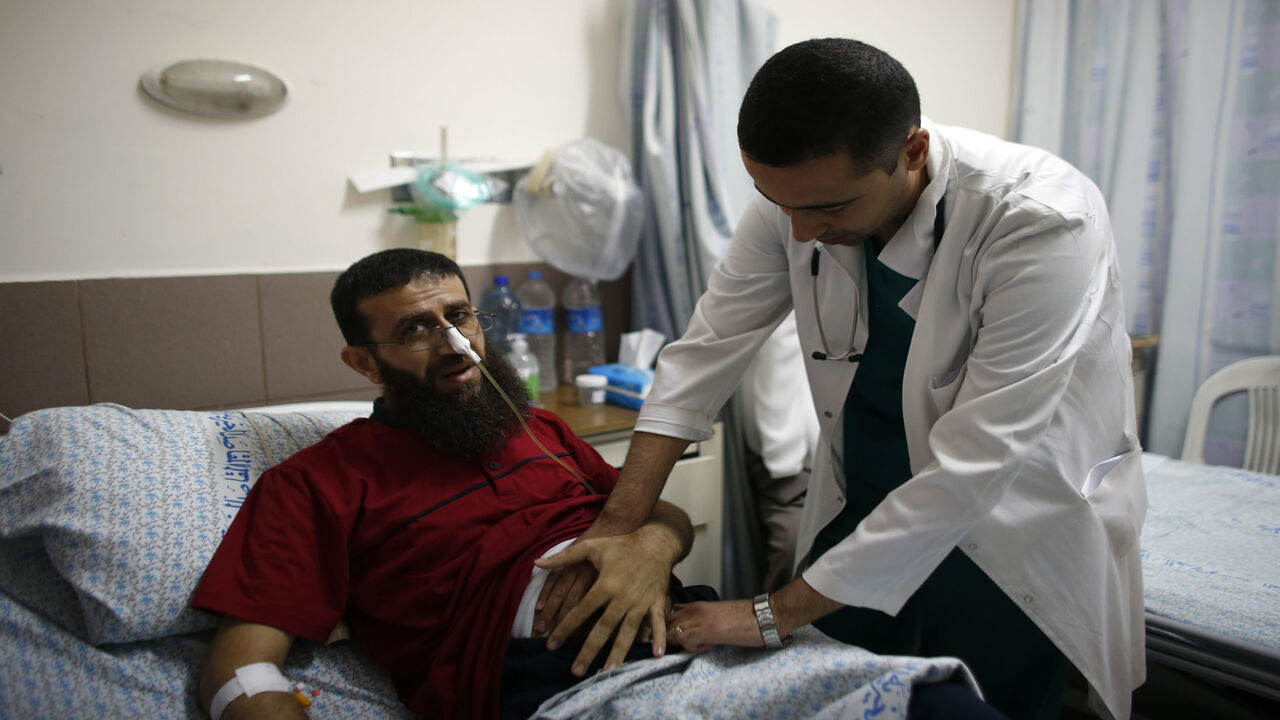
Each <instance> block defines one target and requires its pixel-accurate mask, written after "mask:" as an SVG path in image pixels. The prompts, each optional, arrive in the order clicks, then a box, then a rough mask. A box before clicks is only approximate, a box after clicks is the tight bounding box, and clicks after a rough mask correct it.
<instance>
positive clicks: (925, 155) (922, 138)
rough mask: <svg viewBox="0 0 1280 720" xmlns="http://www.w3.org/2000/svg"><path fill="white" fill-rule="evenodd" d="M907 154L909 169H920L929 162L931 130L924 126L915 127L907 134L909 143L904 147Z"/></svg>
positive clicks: (903, 149)
mask: <svg viewBox="0 0 1280 720" xmlns="http://www.w3.org/2000/svg"><path fill="white" fill-rule="evenodd" d="M902 151H903V152H904V153H906V155H907V169H908V170H911V171H912V172H914V171H916V170H919V169H920V168H922V167H924V166H925V163H927V162H929V131H928V130H925V129H924V128H922V127H914V128H912V129H911V132H910V133H909V134H908V135H907V143H906V145H904V146H903V147H902Z"/></svg>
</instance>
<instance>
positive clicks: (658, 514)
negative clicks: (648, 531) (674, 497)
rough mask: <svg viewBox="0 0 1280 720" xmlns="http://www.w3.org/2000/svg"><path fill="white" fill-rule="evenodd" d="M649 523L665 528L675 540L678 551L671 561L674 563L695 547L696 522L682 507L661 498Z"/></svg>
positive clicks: (651, 513) (682, 558)
mask: <svg viewBox="0 0 1280 720" xmlns="http://www.w3.org/2000/svg"><path fill="white" fill-rule="evenodd" d="M648 524H649V525H654V527H655V528H660V529H662V530H664V532H667V533H668V534H669V537H671V538H672V541H673V542H675V546H673V547H675V550H676V553H675V556H673V559H672V561H671V564H672V565H675V564H676V562H680V561H681V560H684V559H685V556H687V555H689V550H690V548H692V547H694V524H692V523H691V521H690V520H689V514H687V512H685V511H684V510H681V509H680V507H677V506H675V505H672V503H669V502H667V501H666V500H659V501H658V503H657V505H654V506H653V512H650V514H649V523H648Z"/></svg>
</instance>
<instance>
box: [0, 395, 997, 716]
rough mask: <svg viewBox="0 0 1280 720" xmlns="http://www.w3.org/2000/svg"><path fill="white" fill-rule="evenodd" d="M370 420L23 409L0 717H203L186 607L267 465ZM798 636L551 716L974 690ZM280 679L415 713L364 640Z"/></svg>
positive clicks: (291, 409)
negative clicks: (948, 686) (916, 688)
mask: <svg viewBox="0 0 1280 720" xmlns="http://www.w3.org/2000/svg"><path fill="white" fill-rule="evenodd" d="M368 412H369V404H368V403H357V404H341V405H337V406H313V405H301V406H286V407H277V408H274V409H273V412H267V411H266V410H265V409H262V408H255V409H249V410H245V411H240V410H228V411H179V410H134V409H130V408H126V407H122V406H120V405H112V404H99V405H91V406H84V407H72V408H51V409H45V410H39V411H36V412H33V413H29V414H27V415H24V416H22V417H20V418H17V419H16V421H15V422H14V424H13V426H12V428H11V429H10V431H9V433H8V435H5V436H3V437H0V717H21V718H25V719H28V720H40V719H42V718H50V719H53V718H72V717H101V718H116V717H155V718H204V717H207V716H206V715H205V713H204V711H203V709H202V708H200V707H199V706H198V700H197V697H198V688H197V684H198V679H197V678H198V668H199V666H200V662H201V659H202V658H203V657H204V654H205V652H206V651H207V649H208V645H209V641H210V639H211V635H212V630H213V628H214V627H215V625H216V624H217V618H216V617H215V616H213V615H210V614H207V613H203V612H199V611H195V610H192V609H191V608H189V607H188V602H189V599H190V596H191V593H192V592H193V590H194V588H195V586H196V584H197V582H198V581H199V578H200V576H201V574H202V573H203V571H204V567H205V565H206V564H207V562H208V559H209V557H210V556H211V555H212V554H213V551H214V549H215V548H216V547H217V544H218V542H219V541H220V540H221V537H222V534H223V533H224V532H225V530H226V528H227V526H228V525H229V523H230V521H231V518H232V517H233V516H234V515H235V512H236V511H237V509H238V508H239V506H240V504H241V502H242V501H243V499H244V497H245V494H246V493H247V492H248V490H249V487H250V486H251V484H252V483H253V482H254V481H255V480H256V478H257V477H258V476H259V475H260V474H261V473H262V472H263V471H264V470H265V469H266V468H267V467H269V466H271V465H273V464H275V463H277V462H280V461H281V460H283V459H285V458H287V457H289V456H290V455H292V454H293V453H294V452H296V451H297V450H299V449H301V448H303V447H306V446H307V445H310V444H312V443H314V442H316V441H318V440H319V439H320V438H322V437H323V436H324V435H325V434H326V433H327V432H328V431H330V430H331V429H333V428H335V427H337V426H339V425H341V424H343V423H345V422H347V421H348V420H350V419H352V418H354V417H358V416H363V415H367V414H368ZM796 637H797V640H796V641H795V642H793V643H792V644H791V645H790V646H789V647H788V648H786V649H784V650H781V651H778V652H775V653H765V652H763V651H757V650H746V649H739V648H718V649H716V650H713V651H710V652H707V653H700V654H698V655H697V656H690V655H688V654H685V653H671V654H668V655H667V656H666V657H664V658H661V659H655V660H647V661H640V662H638V663H627V664H626V665H624V666H623V668H621V669H619V670H615V671H612V672H610V673H602V674H600V675H597V676H595V677H594V678H592V679H591V680H589V681H587V682H585V683H581V684H579V685H578V686H575V688H574V690H572V691H571V692H570V693H567V694H562V696H560V697H559V698H558V702H557V704H556V705H555V707H553V708H551V709H550V710H548V715H547V716H548V717H575V718H584V717H593V716H600V717H610V718H613V717H626V716H634V717H646V716H647V715H648V714H649V713H650V712H651V711H652V708H653V707H654V705H653V702H654V700H653V698H654V697H661V698H662V700H661V704H662V706H663V707H666V708H668V709H678V708H679V707H680V705H681V704H682V703H683V704H687V705H688V706H689V707H690V709H689V711H688V712H689V713H691V714H692V715H694V716H700V715H702V716H705V715H707V714H708V713H711V712H714V713H717V714H723V715H725V716H730V717H736V716H745V715H746V714H749V713H751V712H759V713H763V715H762V716H768V717H805V716H809V715H812V714H814V712H817V709H824V708H825V709H827V710H829V711H831V712H832V713H833V714H832V716H839V717H863V715H864V710H865V711H866V712H872V710H874V712H875V716H876V717H886V716H893V714H892V713H891V712H888V710H887V708H896V709H898V710H899V711H901V712H903V713H905V702H902V700H903V698H905V695H904V694H903V692H904V688H910V687H911V685H912V683H914V682H936V681H940V680H944V679H951V678H958V679H960V680H963V681H966V682H972V678H971V676H970V675H969V674H968V670H967V669H965V668H964V667H963V665H960V664H959V663H958V661H955V660H954V659H945V658H942V659H920V658H883V657H879V656H873V655H870V654H869V653H865V652H864V651H861V650H859V649H857V648H852V647H849V646H844V645H840V644H838V643H835V642H834V641H828V640H826V639H824V638H822V637H821V636H820V635H818V634H817V632H816V631H811V630H808V629H806V631H805V632H801V633H797V635H796ZM284 671H285V674H286V676H287V677H288V678H289V680H290V681H291V682H296V683H298V686H297V689H298V690H299V691H300V692H302V693H303V694H305V695H307V696H308V697H310V698H311V699H312V701H313V705H312V708H311V710H310V711H309V712H310V714H311V716H312V717H315V718H324V717H328V718H407V717H411V715H410V714H409V713H408V712H407V711H406V710H405V709H404V708H403V707H402V706H401V704H400V703H399V701H398V700H397V699H396V696H395V693H394V691H393V690H392V688H391V685H390V683H389V681H388V680H387V679H386V678H385V676H384V675H383V673H382V672H380V671H379V670H378V669H377V668H376V667H375V666H373V665H372V664H371V662H370V661H369V660H368V659H367V657H365V656H364V655H363V653H361V652H360V651H359V649H358V648H357V647H356V646H355V644H353V643H350V642H341V643H337V644H334V645H319V644H315V643H310V642H303V641H300V642H296V643H294V645H293V648H292V649H291V651H290V653H289V656H288V658H287V660H286V661H285V663H284ZM475 691H476V692H493V689H492V688H476V689H475ZM566 695H567V696H566ZM895 698H896V700H895ZM799 699H802V700H803V701H804V702H803V703H799ZM867 703H872V704H873V705H875V707H873V708H870V709H868V708H867V707H865V706H866V704H867ZM886 713H887V714H886Z"/></svg>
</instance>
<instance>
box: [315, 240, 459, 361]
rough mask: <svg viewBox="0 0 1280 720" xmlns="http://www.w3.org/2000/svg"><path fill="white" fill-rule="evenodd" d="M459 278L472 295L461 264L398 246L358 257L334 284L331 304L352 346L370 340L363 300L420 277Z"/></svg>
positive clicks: (430, 253)
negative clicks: (363, 311)
mask: <svg viewBox="0 0 1280 720" xmlns="http://www.w3.org/2000/svg"><path fill="white" fill-rule="evenodd" d="M447 277H456V278H458V279H459V280H461V281H462V288H463V290H466V292H467V299H468V300H469V299H470V298H471V290H470V289H468V288H467V279H466V278H465V277H463V276H462V269H461V268H459V267H458V264H457V263H455V262H454V261H453V260H451V259H449V257H448V256H446V255H441V254H440V253H435V252H428V251H426V250H413V249H411V248H395V249H392V250H383V251H382V252H377V253H374V254H372V255H370V256H368V257H366V258H363V259H361V260H357V261H356V262H355V263H354V264H352V265H351V267H349V268H347V269H346V270H345V271H343V273H342V274H341V275H339V276H338V279H337V280H336V281H334V283H333V291H332V292H330V293H329V304H330V305H332V306H333V317H334V319H335V320H337V321H338V328H339V329H341V330H342V337H343V339H344V340H346V341H347V344H348V345H359V344H360V343H365V342H369V319H368V318H366V317H365V316H364V314H363V313H361V312H360V301H361V300H364V299H365V298H370V297H373V296H374V295H377V294H379V293H383V292H386V291H387V290H392V289H394V288H398V287H401V286H403V285H408V284H409V283H410V282H412V281H414V280H416V279H419V278H421V279H426V280H440V279H443V278H447Z"/></svg>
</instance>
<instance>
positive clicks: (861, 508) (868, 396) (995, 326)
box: [551, 39, 1146, 717]
mask: <svg viewBox="0 0 1280 720" xmlns="http://www.w3.org/2000/svg"><path fill="white" fill-rule="evenodd" d="M738 134H739V144H740V146H741V148H742V151H743V158H744V162H745V163H746V167H747V171H748V172H749V173H750V174H751V176H752V178H753V179H754V180H755V184H756V187H757V189H758V190H759V191H760V196H759V197H757V198H756V199H755V200H754V201H753V203H752V204H751V205H750V206H749V207H748V209H747V211H746V213H745V215H744V217H743V219H742V221H741V222H740V223H739V225H738V228H737V232H736V233H735V237H734V240H733V242H732V245H731V247H730V249H729V251H728V253H727V254H726V256H725V257H724V258H723V259H722V260H721V262H720V263H719V264H718V265H717V267H716V269H715V271H714V273H713V275H712V277H711V279H710V283H709V290H708V291H707V293H706V294H705V295H704V296H703V297H702V299H701V300H700V302H699V303H698V306H697V309H696V310H695V313H694V316H693V318H692V320H691V322H690V325H689V329H688V332H686V333H685V335H684V337H683V338H681V339H680V340H679V341H677V342H675V343H673V344H671V345H670V346H669V347H668V348H666V349H665V350H664V351H663V353H662V354H661V356H660V358H659V361H658V365H657V377H656V380H655V382H654V385H653V388H652V390H651V392H650V394H649V397H648V400H647V401H646V402H645V404H644V407H643V409H642V412H641V417H640V421H639V423H638V424H637V428H636V430H637V432H636V434H635V437H634V439H633V441H632V444H631V450H630V453H629V455H628V457H627V460H626V463H625V465H624V469H623V472H622V476H621V478H620V480H619V483H618V486H617V488H616V489H615V491H614V492H613V494H612V495H611V496H610V499H609V501H608V504H607V505H606V506H605V509H604V512H603V513H602V515H601V517H600V519H599V520H598V521H597V523H596V526H595V527H593V528H592V529H591V530H590V531H588V533H587V535H588V536H590V535H596V534H617V533H622V532H627V531H630V530H631V529H633V528H634V527H635V526H638V525H639V524H640V523H641V522H642V521H643V518H645V517H647V514H648V512H649V509H650V508H651V507H652V505H653V503H654V502H655V500H656V499H657V497H658V493H659V492H660V491H661V488H662V485H663V483H664V482H665V480H666V476H667V474H668V473H669V472H670V469H671V467H672V466H673V464H674V463H675V461H676V460H677V459H678V458H679V457H680V454H681V452H682V450H683V449H684V448H685V447H686V446H687V444H688V442H690V441H697V440H702V439H706V438H708V437H709V436H710V435H711V424H712V420H713V418H714V417H715V415H716V413H717V411H718V409H719V408H720V406H721V405H722V404H723V403H724V402H725V400H726V399H727V398H728V397H729V395H730V394H731V393H732V392H733V390H734V386H735V385H736V384H737V382H738V380H739V378H741V376H742V374H743V371H744V370H745V368H746V367H747V365H748V364H749V363H750V361H751V358H752V356H753V354H754V353H755V352H756V350H757V348H758V347H759V346H760V345H761V343H763V342H764V340H765V339H766V338H767V337H768V335H769V334H770V333H771V332H772V330H773V328H774V327H775V326H776V325H777V324H778V323H779V322H781V321H782V319H783V318H784V317H785V316H786V315H787V313H788V312H789V311H790V310H791V309H793V308H794V310H795V312H796V321H797V324H798V328H799V337H800V341H801V344H802V347H803V351H804V352H805V365H806V371H807V375H808V380H809V384H810V387H811V389H812V395H813V399H814V402H815V404H816V410H817V414H818V420H819V422H820V425H821V447H820V448H819V450H818V452H817V457H816V458H815V462H814V466H813V472H812V475H811V478H810V485H809V490H808V499H807V501H806V506H805V516H804V520H803V524H802V529H801V535H800V538H799V544H800V548H801V550H800V553H799V554H800V555H802V556H804V557H805V558H806V561H807V563H808V566H807V568H806V569H804V570H803V572H802V573H801V575H800V576H799V577H797V578H796V579H795V580H794V581H792V582H791V583H790V584H788V585H787V586H785V587H783V588H782V589H780V590H778V591H777V592H774V593H772V594H771V595H766V596H761V597H758V598H756V599H755V601H752V600H731V601H726V602H721V603H712V604H703V603H699V604H696V605H692V606H687V607H684V608H681V609H678V610H677V611H676V612H675V614H673V615H671V616H669V617H667V618H666V623H665V629H666V631H667V633H668V638H669V640H670V641H672V642H677V641H678V642H680V643H681V644H683V645H684V646H685V647H686V648H698V647H703V646H706V645H711V644H722V643H728V644H739V645H755V646H761V645H768V646H777V645H778V644H779V643H780V642H783V641H784V639H785V638H786V636H787V635H789V634H790V633H791V632H792V631H793V630H795V629H796V628H797V627H800V626H802V625H805V624H808V623H815V624H817V625H818V627H819V628H820V629H822V630H823V631H824V632H828V634H832V635H833V636H835V637H839V638H841V639H844V640H846V641H849V642H855V643H857V644H860V645H864V646H867V647H869V648H870V649H872V650H876V651H879V652H900V653H914V654H930V655H941V654H953V655H957V656H959V657H961V658H962V659H964V660H966V662H967V663H969V664H970V666H971V668H973V669H974V671H975V675H976V676H977V678H978V681H979V683H980V684H982V685H983V687H984V689H985V691H986V697H987V700H988V701H989V702H991V703H992V704H993V705H995V706H996V707H997V708H999V709H1001V710H1002V711H1004V712H1005V713H1006V714H1009V715H1010V716H1013V717H1055V716H1056V715H1057V712H1058V709H1059V708H1060V695H1061V688H1062V684H1063V679H1064V677H1065V674H1066V668H1067V665H1066V664H1067V663H1068V662H1069V663H1070V664H1071V665H1074V666H1075V667H1076V668H1077V669H1078V670H1079V671H1080V672H1081V673H1082V674H1083V676H1084V678H1085V679H1086V681H1087V682H1088V683H1089V685H1090V686H1091V688H1092V689H1093V690H1094V691H1095V693H1096V696H1097V697H1098V698H1100V699H1101V701H1102V702H1103V703H1104V704H1105V709H1106V710H1107V711H1108V712H1109V713H1110V714H1112V715H1114V716H1116V717H1127V716H1128V714H1129V707H1130V698H1131V691H1132V690H1133V689H1134V688H1135V687H1136V686H1138V685H1139V684H1141V682H1142V681H1143V679H1144V677H1145V661H1144V652H1143V648H1144V644H1143V605H1142V579H1141V566H1140V562H1139V557H1138V536H1139V532H1140V530H1141V526H1142V520H1143V516H1144V514H1145V510H1146V493H1145V487H1144V482H1143V477H1142V472H1141V464H1140V450H1139V447H1138V443H1137V440H1136V432H1135V419H1134V407H1133V397H1134V395H1133V386H1132V378H1131V374H1130V366H1129V361H1130V350H1129V341H1128V337H1127V335H1126V333H1125V329H1124V313H1123V308H1122V303H1121V298H1120V282H1119V278H1118V277H1117V267H1116V253H1115V244H1114V239H1113V237H1112V232H1111V227H1110V223H1109V218H1108V214H1107V210H1106V207H1105V204H1104V201H1103V199H1102V197H1101V195H1100V194H1099V192H1098V190H1097V188H1096V187H1095V186H1094V185H1093V184H1092V183H1091V182H1090V181H1089V180H1088V179H1087V178H1085V177H1084V176H1083V175H1082V174H1080V173H1079V172H1078V171H1077V170H1075V169H1074V168H1073V167H1071V166H1070V165H1069V164H1067V163H1066V162H1064V161H1062V160H1060V159H1058V158H1056V157H1053V156H1052V155H1050V154H1048V153H1045V152H1043V151H1040V150H1036V149H1033V148H1029V147H1024V146H1019V145H1015V144H1012V143H1007V142H1003V141H1001V140H999V139H997V138H994V137H990V136H987V135H983V134H980V133H976V132H972V131H968V130H962V129H959V128H951V127H944V126H939V125H934V124H931V123H929V122H928V121H926V120H923V119H922V118H921V117H920V114H919V99H918V95H917V93H916V89H915V85H914V81H912V79H911V77H910V75H909V74H908V73H907V72H906V70H905V69H903V68H902V66H901V65H900V64H899V63H897V61H895V60H893V58H891V57H889V56H888V55H885V54H884V53H882V52H880V51H878V50H876V49H875V48H872V47H870V46H867V45H865V44H862V43H859V42H856V41H852V40H842V39H828V40H814V41H806V42H803V43H799V44H797V45H793V46H791V47H789V48H786V49H784V50H783V51H781V52H780V53H778V54H777V55H775V56H774V57H773V58H771V59H770V60H769V61H768V62H767V63H766V64H765V65H764V66H763V67H762V68H761V70H760V71H759V73H757V75H756V77H755V79H754V80H753V81H752V84H751V87H750V88H749V89H748V91H747V94H746V98H745V99H744V101H743V107H742V110H741V113H740V115H739V127H738ZM570 550H571V551H572V550H573V548H570ZM576 559H581V558H579V557H576V556H575V555H574V554H572V553H569V552H566V553H564V554H562V558H561V560H560V563H561V564H567V563H569V562H571V561H573V560H576ZM600 571H601V579H600V582H599V583H598V586H606V585H607V586H608V587H609V590H608V592H604V591H597V589H596V588H593V589H592V592H591V593H588V599H589V602H585V603H583V604H580V605H579V606H578V607H577V608H575V609H574V610H573V611H572V612H570V613H569V614H568V616H567V617H566V618H565V622H563V623H561V625H560V626H559V627H557V628H556V629H555V631H554V632H553V633H552V638H551V640H552V643H556V642H558V638H561V637H563V636H564V635H565V634H567V632H568V630H569V629H571V628H572V627H573V626H574V625H576V624H577V623H578V622H579V621H581V620H582V619H583V618H584V617H585V616H586V615H587V614H589V613H590V612H591V611H593V610H595V609H597V608H599V607H607V608H608V612H607V613H606V615H607V616H609V617H611V618H614V620H613V622H615V623H618V622H621V623H622V627H623V630H624V634H625V633H626V632H630V631H631V627H630V626H631V624H632V618H634V617H636V613H635V611H634V610H633V608H637V607H642V608H648V610H647V611H644V612H641V613H640V614H641V615H644V614H645V613H646V612H647V613H648V616H649V617H650V620H651V621H652V620H653V613H652V607H651V605H652V603H653V602H656V601H655V600H652V599H651V598H649V597H648V595H649V594H652V593H653V591H652V590H650V591H645V592H642V591H640V590H638V588H642V587H643V586H645V584H646V583H650V584H655V585H656V586H657V589H658V590H661V589H662V588H663V585H662V582H661V581H660V580H659V579H651V578H639V577H635V576H634V575H633V574H632V575H628V574H627V573H626V570H625V569H618V570H615V569H612V568H607V567H606V568H600ZM606 580H607V581H608V582H607V583H606ZM606 596H607V597H606ZM646 603H648V604H646ZM654 624H655V625H659V626H660V625H661V623H654ZM658 629H659V630H661V629H662V628H661V627H659V628H658ZM600 632H601V628H600V626H597V627H596V629H595V630H594V631H593V635H597V634H600ZM603 642H604V636H601V637H599V638H598V639H595V640H592V642H591V643H589V647H587V648H584V653H586V652H589V651H592V650H593V649H594V647H600V646H602V644H603ZM886 643H887V644H886Z"/></svg>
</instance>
